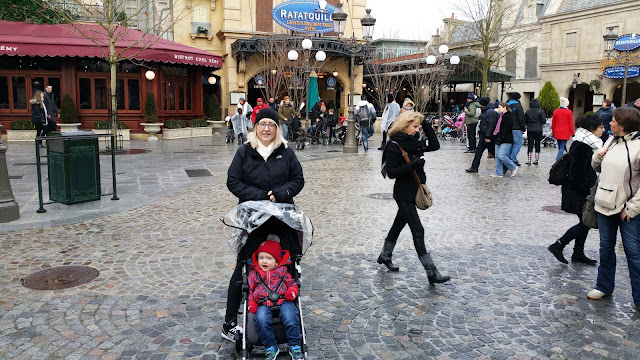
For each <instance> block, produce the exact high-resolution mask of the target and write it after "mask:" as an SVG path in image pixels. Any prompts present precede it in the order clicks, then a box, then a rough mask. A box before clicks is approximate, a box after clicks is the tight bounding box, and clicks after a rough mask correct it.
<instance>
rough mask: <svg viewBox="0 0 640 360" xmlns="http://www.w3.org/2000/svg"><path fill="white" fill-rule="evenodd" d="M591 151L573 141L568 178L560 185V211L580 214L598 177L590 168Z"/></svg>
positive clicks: (581, 143) (587, 146) (582, 144)
mask: <svg viewBox="0 0 640 360" xmlns="http://www.w3.org/2000/svg"><path fill="white" fill-rule="evenodd" d="M592 156H593V149H592V148H591V147H590V146H589V145H587V144H585V143H583V142H580V141H574V142H573V144H571V148H570V149H569V164H570V165H569V169H570V170H569V176H568V177H567V181H566V182H565V183H564V184H563V185H562V206H561V207H562V210H564V211H566V212H568V213H571V214H576V215H581V214H582V208H583V207H584V203H585V201H586V200H585V198H586V197H587V195H589V192H590V191H591V187H593V185H595V183H596V181H597V179H598V177H597V175H596V172H595V170H593V168H592V167H591V157H592Z"/></svg>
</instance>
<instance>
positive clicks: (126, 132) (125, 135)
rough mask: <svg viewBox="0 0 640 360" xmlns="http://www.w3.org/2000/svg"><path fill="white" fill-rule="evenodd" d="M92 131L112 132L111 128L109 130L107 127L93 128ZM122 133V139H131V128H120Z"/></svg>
mask: <svg viewBox="0 0 640 360" xmlns="http://www.w3.org/2000/svg"><path fill="white" fill-rule="evenodd" d="M92 131H93V132H94V133H96V134H99V135H104V134H109V133H111V130H107V129H93V130H92ZM120 133H121V134H122V140H126V141H129V140H131V130H129V129H120ZM101 139H105V138H101Z"/></svg>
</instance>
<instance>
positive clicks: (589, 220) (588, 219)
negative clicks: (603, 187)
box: [582, 183, 598, 229]
mask: <svg viewBox="0 0 640 360" xmlns="http://www.w3.org/2000/svg"><path fill="white" fill-rule="evenodd" d="M597 187H598V184H597V183H596V184H595V185H594V186H593V187H592V188H591V193H590V194H589V195H587V198H586V200H587V201H585V203H584V206H583V208H582V223H583V224H585V225H586V226H587V227H588V228H590V229H597V228H598V214H597V213H596V210H595V208H594V206H595V203H594V199H593V198H594V195H595V194H596V189H597Z"/></svg>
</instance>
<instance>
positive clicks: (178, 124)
mask: <svg viewBox="0 0 640 360" xmlns="http://www.w3.org/2000/svg"><path fill="white" fill-rule="evenodd" d="M183 127H185V126H184V121H182V120H167V121H165V122H164V128H165V129H182V128H183Z"/></svg>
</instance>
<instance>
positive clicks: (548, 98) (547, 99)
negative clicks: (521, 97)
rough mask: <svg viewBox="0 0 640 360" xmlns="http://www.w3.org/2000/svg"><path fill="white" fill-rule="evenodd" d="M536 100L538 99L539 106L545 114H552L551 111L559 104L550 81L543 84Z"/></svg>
mask: <svg viewBox="0 0 640 360" xmlns="http://www.w3.org/2000/svg"><path fill="white" fill-rule="evenodd" d="M538 100H540V108H541V109H542V110H543V111H544V112H545V114H547V116H551V115H553V111H554V110H555V109H557V108H558V107H559V106H560V96H559V95H558V92H557V91H556V89H555V88H554V87H553V84H552V83H551V81H547V82H546V83H545V84H544V86H543V87H542V90H540V95H538Z"/></svg>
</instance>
